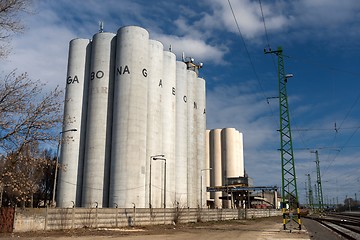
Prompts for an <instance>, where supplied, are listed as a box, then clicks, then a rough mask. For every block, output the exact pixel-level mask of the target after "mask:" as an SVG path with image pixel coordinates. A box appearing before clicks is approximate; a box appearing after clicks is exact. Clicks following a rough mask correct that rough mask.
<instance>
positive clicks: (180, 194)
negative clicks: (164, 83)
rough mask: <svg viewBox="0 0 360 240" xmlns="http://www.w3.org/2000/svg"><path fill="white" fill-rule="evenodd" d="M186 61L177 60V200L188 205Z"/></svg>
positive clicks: (181, 205) (180, 205)
mask: <svg viewBox="0 0 360 240" xmlns="http://www.w3.org/2000/svg"><path fill="white" fill-rule="evenodd" d="M186 68H187V67H186V64H185V63H184V62H180V61H178V62H176V163H175V169H176V173H175V175H176V179H175V184H176V187H175V189H176V202H177V204H178V205H179V207H185V206H187V184H188V179H187V172H188V169H187V155H188V149H187V139H188V137H187V134H188V131H187V124H188V123H187V117H188V116H187V111H188V109H187V105H188V104H189V103H188V99H187V70H186Z"/></svg>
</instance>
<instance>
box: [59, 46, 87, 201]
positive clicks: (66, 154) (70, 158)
mask: <svg viewBox="0 0 360 240" xmlns="http://www.w3.org/2000/svg"><path fill="white" fill-rule="evenodd" d="M90 52H91V44H90V43H89V40H88V39H74V40H72V41H70V44H69V57H68V67H67V81H66V82H67V84H66V94H65V103H64V122H63V130H62V131H63V134H62V141H61V154H60V164H61V166H62V167H61V168H60V171H59V178H58V189H57V206H58V207H73V206H75V205H76V206H79V204H80V201H81V184H82V169H83V153H84V145H85V144H84V143H85V123H86V108H87V97H88V95H87V91H88V81H87V80H88V73H89V65H90ZM71 129H76V131H68V130H71Z"/></svg>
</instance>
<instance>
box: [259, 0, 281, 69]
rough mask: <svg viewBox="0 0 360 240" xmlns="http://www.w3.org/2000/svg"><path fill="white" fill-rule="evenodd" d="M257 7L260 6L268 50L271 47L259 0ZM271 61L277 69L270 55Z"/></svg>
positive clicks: (272, 56)
mask: <svg viewBox="0 0 360 240" xmlns="http://www.w3.org/2000/svg"><path fill="white" fill-rule="evenodd" d="M259 5H260V11H261V17H262V21H263V24H264V31H265V38H266V43H267V47H268V48H269V49H270V48H271V46H270V41H269V35H268V31H267V28H266V23H265V17H264V11H263V8H262V4H261V0H259ZM271 59H272V62H273V65H274V67H275V69H277V67H276V63H275V59H274V55H272V54H271Z"/></svg>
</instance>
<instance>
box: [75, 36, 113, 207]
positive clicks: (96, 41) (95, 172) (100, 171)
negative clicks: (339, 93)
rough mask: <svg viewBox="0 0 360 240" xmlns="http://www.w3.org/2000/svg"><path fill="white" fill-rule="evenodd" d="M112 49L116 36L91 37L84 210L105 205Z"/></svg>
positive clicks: (110, 110)
mask: <svg viewBox="0 0 360 240" xmlns="http://www.w3.org/2000/svg"><path fill="white" fill-rule="evenodd" d="M115 49H116V37H115V34H113V33H105V32H101V33H97V34H95V35H94V37H93V40H92V53H91V67H90V81H89V99H88V111H87V128H86V133H87V135H88V137H87V138H86V144H85V158H84V173H83V192H82V206H84V207H93V206H98V207H107V206H108V195H109V174H110V172H109V171H110V149H111V121H112V98H113V84H114V65H115Z"/></svg>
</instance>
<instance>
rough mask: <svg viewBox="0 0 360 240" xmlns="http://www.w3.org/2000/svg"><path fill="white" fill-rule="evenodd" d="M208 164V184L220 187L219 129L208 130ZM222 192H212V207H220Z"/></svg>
mask: <svg viewBox="0 0 360 240" xmlns="http://www.w3.org/2000/svg"><path fill="white" fill-rule="evenodd" d="M210 166H211V168H212V169H213V170H212V171H211V174H210V176H211V178H210V185H211V186H212V187H221V186H223V185H222V173H223V171H222V161H221V129H213V130H211V131H210ZM220 197H222V192H212V193H211V198H212V199H214V208H222V200H221V199H220Z"/></svg>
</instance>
